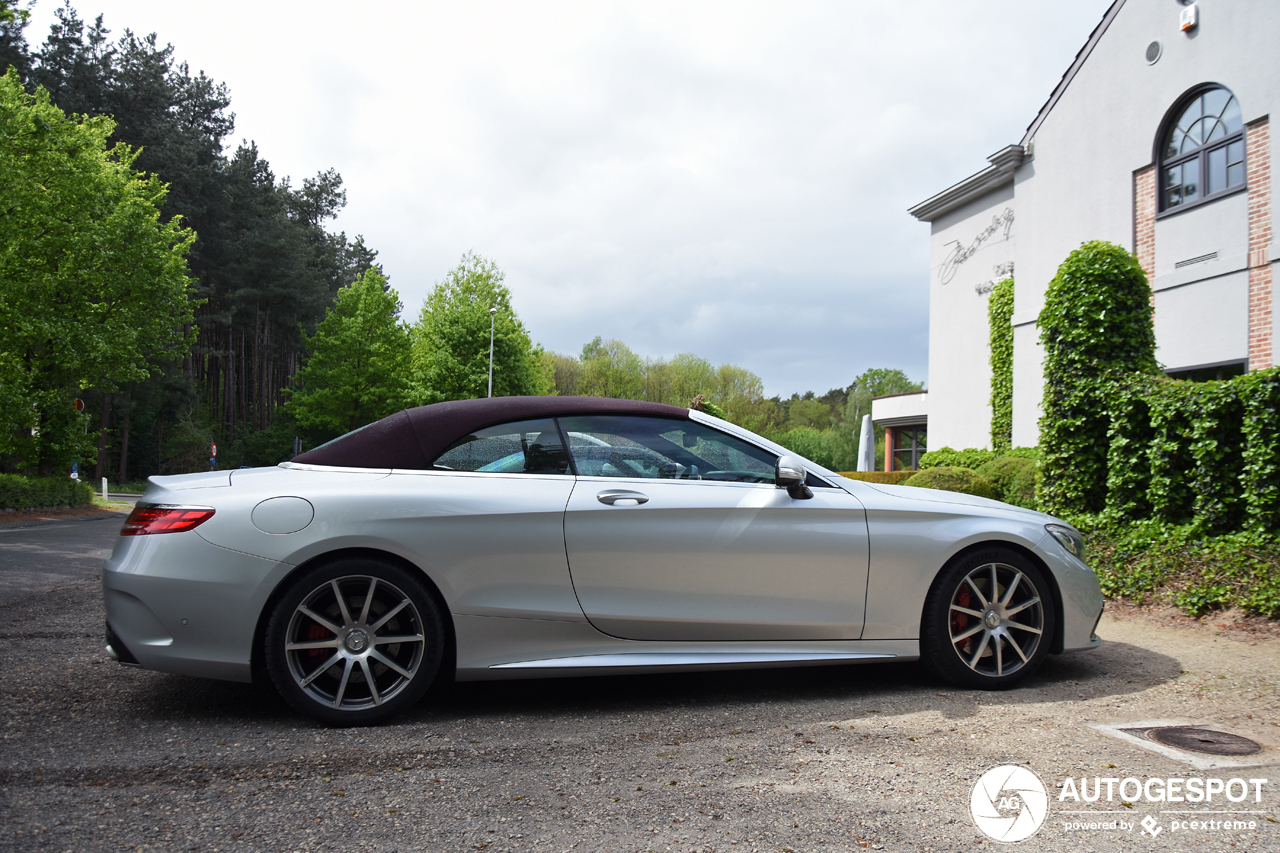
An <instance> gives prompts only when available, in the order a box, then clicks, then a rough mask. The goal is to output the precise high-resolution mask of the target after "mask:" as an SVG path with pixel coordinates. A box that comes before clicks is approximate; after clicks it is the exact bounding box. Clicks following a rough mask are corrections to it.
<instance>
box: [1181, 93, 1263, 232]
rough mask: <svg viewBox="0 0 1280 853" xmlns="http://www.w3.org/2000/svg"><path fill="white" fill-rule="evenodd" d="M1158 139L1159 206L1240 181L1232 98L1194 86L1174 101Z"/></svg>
mask: <svg viewBox="0 0 1280 853" xmlns="http://www.w3.org/2000/svg"><path fill="white" fill-rule="evenodd" d="M1175 115H1176V116H1177V118H1175V119H1174V120H1173V121H1172V122H1170V123H1169V124H1167V125H1166V128H1165V132H1164V137H1163V139H1161V142H1160V209H1161V210H1172V209H1173V208H1175V207H1179V206H1181V205H1187V204H1192V203H1194V202H1200V201H1204V200H1206V199H1209V198H1213V197H1214V196H1217V195H1220V194H1222V193H1225V192H1227V191H1229V190H1232V189H1235V188H1236V187H1240V186H1243V185H1244V122H1243V120H1242V119H1241V117H1240V103H1239V101H1237V100H1236V96H1235V95H1233V94H1231V92H1230V91H1228V90H1227V89H1224V88H1222V87H1221V86H1206V87H1204V88H1202V89H1197V90H1196V91H1194V92H1192V93H1191V95H1190V96H1189V97H1188V98H1187V99H1186V100H1184V101H1183V102H1182V103H1181V104H1179V105H1178V110H1177V111H1176V112H1175Z"/></svg>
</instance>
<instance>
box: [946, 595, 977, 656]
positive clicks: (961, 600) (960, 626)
mask: <svg viewBox="0 0 1280 853" xmlns="http://www.w3.org/2000/svg"><path fill="white" fill-rule="evenodd" d="M972 600H973V597H972V596H971V595H969V587H968V586H962V587H960V591H959V592H958V593H956V604H957V605H959V606H960V607H968V606H969V602H971V601H972ZM968 627H969V615H968V614H967V613H960V612H958V611H952V612H951V634H952V636H954V635H956V634H960V633H962V632H963V631H964V629H965V628H968ZM964 645H966V646H967V645H969V640H965V641H964Z"/></svg>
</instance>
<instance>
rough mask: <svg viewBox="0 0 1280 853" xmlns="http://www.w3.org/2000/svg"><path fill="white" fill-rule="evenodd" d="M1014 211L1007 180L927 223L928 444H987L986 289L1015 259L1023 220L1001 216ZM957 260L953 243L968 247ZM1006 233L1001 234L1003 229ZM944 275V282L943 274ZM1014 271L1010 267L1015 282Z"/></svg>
mask: <svg viewBox="0 0 1280 853" xmlns="http://www.w3.org/2000/svg"><path fill="white" fill-rule="evenodd" d="M1014 208H1015V205H1014V200H1013V185H1012V184H1006V185H1005V186H1004V187H1001V188H999V189H996V190H994V191H992V192H990V193H988V194H987V195H985V196H983V197H982V198H981V199H979V200H977V201H974V202H971V203H970V204H968V205H965V206H964V207H961V208H958V209H956V210H953V211H951V212H950V213H948V214H946V215H945V216H942V217H940V218H939V219H937V220H935V221H934V222H933V223H932V239H931V252H930V272H929V411H930V414H929V446H930V447H931V448H939V447H954V448H963V447H988V446H990V443H991V363H990V348H989V342H990V334H989V325H988V321H987V300H988V296H987V294H986V293H979V292H978V290H979V289H981V288H983V287H989V286H990V284H991V283H993V282H994V281H997V280H999V279H1000V278H1003V277H1005V276H1004V275H1001V274H1000V273H999V272H997V270H996V268H997V267H999V266H1000V265H1002V264H1007V263H1008V262H1010V261H1012V260H1013V258H1014V248H1015V245H1016V239H1017V234H1018V233H1019V228H1020V225H1021V223H1019V222H1018V221H1017V218H1016V217H1017V211H1016V210H1014V220H1013V221H1012V223H1006V222H1004V221H1003V218H1004V216H1005V211H1006V210H1013V209H1014ZM993 219H1001V220H1002V221H1001V222H1000V223H999V224H998V226H997V227H996V228H995V229H994V231H992V233H991V234H990V235H989V236H987V237H986V239H985V240H982V241H981V242H980V243H978V244H977V245H976V249H975V251H974V252H973V254H972V255H971V256H969V257H968V258H967V259H966V260H965V261H964V262H963V263H960V264H958V265H948V264H947V263H946V262H947V258H948V256H950V255H952V253H953V252H954V250H955V248H956V245H957V243H958V244H959V245H960V246H961V247H966V248H967V247H971V246H974V245H975V243H974V241H975V240H976V239H977V238H978V237H979V235H980V234H981V233H982V232H983V231H984V230H985V229H987V228H988V227H989V226H991V225H992V221H993ZM1006 231H1007V234H1006ZM945 275H950V280H949V281H946V282H944V281H943V277H944V276H945ZM1016 276H1017V273H1016V271H1015V279H1016Z"/></svg>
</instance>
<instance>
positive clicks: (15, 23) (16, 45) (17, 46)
mask: <svg viewBox="0 0 1280 853" xmlns="http://www.w3.org/2000/svg"><path fill="white" fill-rule="evenodd" d="M30 17H31V12H30V10H28V9H21V8H19V7H18V0H0V74H3V73H5V72H6V71H8V70H9V68H10V67H13V68H16V69H17V70H18V75H19V76H20V77H25V76H26V75H27V73H28V71H29V70H30V68H31V53H30V50H29V49H28V47H27V37H26V34H25V33H24V32H23V30H24V28H25V27H26V26H27V20H28V19H29V18H30Z"/></svg>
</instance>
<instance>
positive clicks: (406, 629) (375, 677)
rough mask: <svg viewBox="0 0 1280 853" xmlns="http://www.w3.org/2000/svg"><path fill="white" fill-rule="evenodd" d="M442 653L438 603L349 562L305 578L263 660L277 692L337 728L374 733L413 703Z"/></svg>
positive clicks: (282, 612) (274, 626)
mask: <svg viewBox="0 0 1280 853" xmlns="http://www.w3.org/2000/svg"><path fill="white" fill-rule="evenodd" d="M443 646H444V638H443V628H442V620H441V618H440V612H439V609H438V608H437V607H436V604H435V601H434V599H433V598H432V596H431V595H430V593H428V592H427V590H426V588H425V587H424V586H423V584H422V582H421V581H420V580H419V579H418V578H417V577H415V576H414V574H413V573H411V572H409V571H407V570H405V569H403V568H401V567H399V566H395V565H392V564H390V563H383V562H380V561H377V560H372V559H347V560H342V561H339V562H335V563H330V564H329V565H326V566H322V567H319V568H317V569H314V570H312V571H310V572H307V573H306V574H304V575H302V576H301V577H300V578H298V579H297V580H296V581H294V582H293V584H292V585H291V586H290V587H289V589H288V591H286V592H285V594H284V595H283V596H282V597H281V598H280V600H279V601H278V602H277V603H276V606H275V609H274V610H273V611H272V614H271V620H270V621H269V622H268V624H267V631H266V649H265V652H266V654H265V658H266V662H267V670H268V672H270V674H271V680H272V682H273V683H274V684H275V686H276V689H277V690H279V691H280V694H281V695H282V696H283V697H284V698H285V700H286V701H287V702H288V703H289V704H290V705H292V706H293V707H294V708H296V709H297V710H299V711H301V712H302V713H304V714H308V715H310V716H312V717H315V718H316V719H318V720H321V721H322V722H324V723H327V724H329V725H340V726H341V725H352V726H358V725H368V724H370V723H376V722H379V721H381V720H384V719H386V718H388V717H390V716H393V715H395V714H398V713H400V712H401V711H403V710H405V709H406V708H408V707H410V706H411V705H413V703H415V702H416V701H417V700H418V699H419V698H421V696H422V694H423V693H424V692H425V691H426V689H427V688H428V687H430V686H431V682H432V681H433V680H434V679H435V676H436V672H437V671H438V670H439V668H440V656H441V649H442V648H443Z"/></svg>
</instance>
